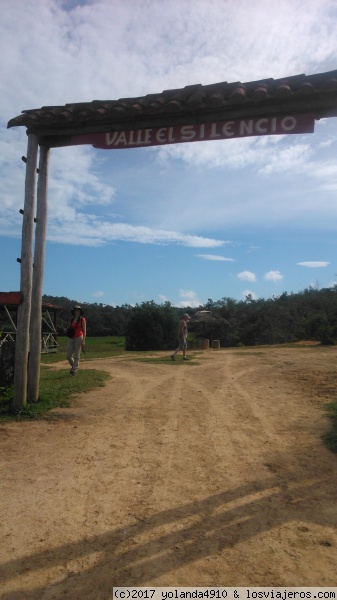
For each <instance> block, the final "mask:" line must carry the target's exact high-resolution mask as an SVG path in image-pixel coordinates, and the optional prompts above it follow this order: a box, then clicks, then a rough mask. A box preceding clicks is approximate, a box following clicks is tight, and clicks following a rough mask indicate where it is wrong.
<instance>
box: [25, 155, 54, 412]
mask: <svg viewBox="0 0 337 600" xmlns="http://www.w3.org/2000/svg"><path fill="white" fill-rule="evenodd" d="M49 154H50V150H49V148H47V147H46V146H41V147H40V162H39V177H38V183H37V204H36V229H35V249H34V269H33V289H32V308H31V314H30V347H29V365H28V388H27V397H28V402H37V400H38V397H39V382H40V366H41V325H42V286H43V272H44V260H45V248H46V232H47V215H48V170H49Z"/></svg>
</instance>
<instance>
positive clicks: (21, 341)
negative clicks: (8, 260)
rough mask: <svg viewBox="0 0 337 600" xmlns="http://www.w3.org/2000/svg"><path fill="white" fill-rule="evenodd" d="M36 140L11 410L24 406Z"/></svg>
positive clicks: (30, 160)
mask: <svg viewBox="0 0 337 600" xmlns="http://www.w3.org/2000/svg"><path fill="white" fill-rule="evenodd" d="M37 152H38V138H37V135H35V134H29V135H28V145H27V163H26V182H25V204H24V212H23V222H22V242H21V281H20V292H21V294H22V302H21V304H20V305H19V307H18V322H17V333H16V344H15V372H14V399H13V408H15V409H19V408H22V407H23V406H24V405H25V404H26V402H27V367H28V352H29V321H30V309H31V294H32V274H33V235H34V211H35V187H36V162H37Z"/></svg>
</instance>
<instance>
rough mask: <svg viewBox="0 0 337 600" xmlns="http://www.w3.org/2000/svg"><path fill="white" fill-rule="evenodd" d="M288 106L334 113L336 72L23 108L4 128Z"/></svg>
mask: <svg viewBox="0 0 337 600" xmlns="http://www.w3.org/2000/svg"><path fill="white" fill-rule="evenodd" d="M290 102H291V110H292V111H293V112H294V113H297V114H300V113H301V112H302V113H308V112H311V113H313V114H314V115H315V118H321V117H325V116H328V117H329V116H337V71H330V72H328V73H319V74H316V75H310V76H306V75H304V74H301V75H294V76H291V77H284V78H282V79H276V80H274V79H263V80H259V81H251V82H247V83H241V82H233V83H228V82H226V81H224V82H220V83H215V84H209V85H205V86H203V85H201V84H196V85H189V86H186V87H184V88H179V89H172V90H164V91H163V92H161V93H152V94H148V95H146V96H142V97H136V98H120V99H119V100H93V101H92V102H77V103H69V104H65V105H64V106H43V107H41V108H37V109H31V110H24V111H22V114H21V115H19V116H17V117H15V118H13V119H11V120H10V121H9V123H8V127H17V126H24V127H26V128H27V129H28V131H29V132H30V133H37V134H38V135H39V136H66V135H73V134H74V132H76V133H83V132H89V131H90V132H94V131H103V130H112V129H122V128H124V129H127V128H129V129H131V128H133V127H139V128H142V127H143V128H144V127H151V126H158V124H159V125H160V126H165V125H171V124H173V125H174V124H180V123H192V122H194V121H195V120H196V119H198V120H199V121H200V122H202V120H204V121H211V120H221V119H227V118H231V119H234V118H242V117H245V118H250V117H254V116H260V115H263V114H265V112H264V111H267V112H268V114H269V115H271V114H273V115H276V116H277V115H280V114H285V111H289V103H290Z"/></svg>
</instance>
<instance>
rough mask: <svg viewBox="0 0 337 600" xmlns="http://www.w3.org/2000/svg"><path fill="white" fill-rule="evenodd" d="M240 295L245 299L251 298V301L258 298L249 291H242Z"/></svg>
mask: <svg viewBox="0 0 337 600" xmlns="http://www.w3.org/2000/svg"><path fill="white" fill-rule="evenodd" d="M241 295H242V296H243V298H245V299H246V297H247V296H251V297H252V299H253V300H257V299H258V296H257V295H256V294H255V293H254V292H252V291H251V290H244V291H243V292H242V293H241Z"/></svg>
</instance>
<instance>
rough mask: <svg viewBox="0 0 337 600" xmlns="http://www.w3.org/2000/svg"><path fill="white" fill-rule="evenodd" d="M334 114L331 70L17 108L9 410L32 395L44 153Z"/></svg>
mask: <svg viewBox="0 0 337 600" xmlns="http://www.w3.org/2000/svg"><path fill="white" fill-rule="evenodd" d="M336 116H337V71H330V72H327V73H319V74H315V75H309V76H307V75H304V74H301V75H295V76H290V77H283V78H281V79H272V78H270V79H262V80H259V81H251V82H247V83H241V82H234V83H228V82H220V83H215V84H211V85H205V86H203V85H201V84H197V85H189V86H186V87H184V88H180V89H172V90H165V91H163V92H160V93H155V94H148V95H146V96H141V97H136V98H120V99H119V100H93V101H92V102H80V103H70V104H65V105H64V106H43V107H41V108H37V109H30V110H24V111H23V112H22V114H21V115H19V116H17V117H15V118H13V119H11V120H10V121H9V123H8V127H9V128H10V127H17V126H21V127H26V129H27V134H28V147H27V157H24V160H25V162H26V184H25V204H24V210H23V225H22V251H21V282H20V292H21V294H22V302H21V304H20V306H19V310H18V328H17V348H16V364H15V385H14V406H17V407H20V406H22V405H23V404H25V402H26V397H27V393H28V400H30V401H35V400H36V399H37V397H38V381H39V372H40V371H39V369H40V351H39V343H38V340H39V337H40V336H39V330H40V323H41V310H42V306H41V297H42V281H43V267H44V252H45V237H46V224H47V182H48V165H49V154H50V148H58V147H62V146H71V145H78V144H92V145H93V146H94V147H99V148H106V149H112V150H113V149H127V148H131V147H132V148H134V147H143V146H153V145H164V144H175V143H183V142H194V141H203V140H216V139H217V140H226V139H233V138H235V137H247V136H262V135H279V134H282V135H284V134H296V133H312V132H313V131H314V124H315V120H317V119H323V118H329V117H336ZM39 149H40V159H39V169H38V171H39V173H38V185H37V203H36V219H35V220H36V231H35V237H34V218H35V185H36V170H37V158H38V150H39ZM34 239H35V247H34V257H33V242H34ZM33 263H34V271H33ZM29 331H30V343H29ZM28 352H30V361H29V372H28V375H27V366H28ZM27 383H28V385H27ZM27 390H28V392H27Z"/></svg>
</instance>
